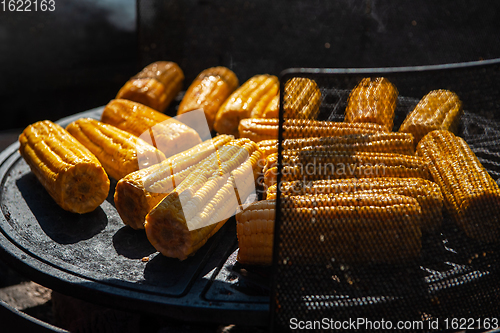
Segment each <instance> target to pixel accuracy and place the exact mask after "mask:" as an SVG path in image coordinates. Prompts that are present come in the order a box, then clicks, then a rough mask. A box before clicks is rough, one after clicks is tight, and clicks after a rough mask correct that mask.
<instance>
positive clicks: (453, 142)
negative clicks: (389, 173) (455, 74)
mask: <svg viewBox="0 0 500 333" xmlns="http://www.w3.org/2000/svg"><path fill="white" fill-rule="evenodd" d="M417 154H418V155H420V156H422V157H423V158H424V159H425V160H426V161H428V162H429V170H430V172H431V174H432V177H433V178H434V181H435V182H436V183H437V184H438V185H439V186H440V187H441V192H443V195H444V200H445V207H446V208H447V210H448V212H449V213H450V215H451V216H452V217H453V218H454V220H455V221H456V223H457V225H458V226H459V227H460V228H461V229H462V230H463V231H464V232H465V234H466V235H467V236H469V237H471V238H474V239H478V240H480V241H484V242H494V241H497V240H498V238H499V236H500V224H499V223H498V214H499V213H500V189H499V188H498V185H497V183H496V182H495V180H493V178H491V176H490V175H489V174H488V172H486V170H485V169H484V167H483V166H482V165H481V163H480V162H479V160H478V158H477V157H476V155H474V153H473V152H472V150H471V149H470V148H469V146H468V145H467V143H466V142H465V141H464V140H463V139H462V138H459V137H457V136H455V135H453V133H451V132H449V131H446V130H436V131H432V132H430V133H429V134H427V135H426V136H424V138H423V139H422V140H421V141H420V143H419V144H418V147H417Z"/></svg>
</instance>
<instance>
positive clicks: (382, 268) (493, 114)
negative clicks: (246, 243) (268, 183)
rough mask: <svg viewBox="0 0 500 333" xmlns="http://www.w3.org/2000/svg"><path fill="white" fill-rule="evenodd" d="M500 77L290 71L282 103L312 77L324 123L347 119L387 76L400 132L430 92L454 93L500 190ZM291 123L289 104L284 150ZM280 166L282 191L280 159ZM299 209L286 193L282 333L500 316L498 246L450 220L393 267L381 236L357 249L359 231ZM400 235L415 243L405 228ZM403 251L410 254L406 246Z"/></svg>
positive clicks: (473, 71) (280, 220)
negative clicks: (296, 82)
mask: <svg viewBox="0 0 500 333" xmlns="http://www.w3.org/2000/svg"><path fill="white" fill-rule="evenodd" d="M499 74H500V61H499V60H492V61H487V62H482V63H481V62H479V63H465V64H463V63H462V64H456V65H444V66H429V67H414V68H393V69H390V68H389V69H360V70H327V69H291V70H287V71H285V72H283V73H282V75H281V78H280V79H281V83H282V84H281V96H284V91H283V83H284V82H286V81H288V80H289V79H291V78H293V77H306V78H310V79H313V80H315V81H316V83H317V84H318V86H319V88H320V90H321V92H322V104H321V106H320V115H319V119H320V120H332V121H342V120H343V119H344V110H345V107H346V103H347V98H348V96H349V92H350V91H351V90H352V89H353V88H354V87H355V85H356V84H357V82H359V81H360V80H361V79H362V78H363V77H374V76H383V77H386V78H388V79H389V80H390V81H391V82H392V83H393V84H394V85H395V86H396V87H397V88H398V90H399V97H398V103H397V109H396V117H395V120H394V130H397V129H398V128H399V125H400V124H401V123H402V121H403V120H404V118H405V116H406V115H407V114H408V112H410V111H411V110H412V109H413V107H414V106H415V105H416V104H417V103H418V101H419V100H420V98H421V97H423V96H424V95H425V94H426V93H428V92H429V91H431V90H434V89H448V90H452V91H454V92H456V93H457V95H458V96H459V97H460V98H461V100H462V102H463V107H464V110H465V113H464V115H463V117H462V119H461V124H460V129H459V135H460V136H461V137H463V138H464V139H465V140H466V141H467V143H468V144H469V145H470V147H471V148H472V150H473V151H474V152H475V153H476V154H477V156H478V157H479V159H480V161H481V162H482V163H483V165H484V166H485V168H486V169H487V171H488V172H489V173H490V175H491V176H492V177H493V178H494V179H495V180H497V182H498V178H499V177H500V149H499V147H500V145H499V141H498V140H499V139H500V122H499V121H498V117H499V116H500V114H498V112H497V110H498V109H499V106H500V105H499V103H500V98H499V95H498V91H499V90H498V89H499V88H500V75H499ZM283 121H284V119H283V101H281V110H280V148H279V149H280V150H279V151H280V152H281V150H282V147H281V143H282V142H283V140H284V139H285V138H287V135H288V133H287V130H286V129H285V128H284V127H283V126H282V125H283ZM278 164H279V174H278V183H280V181H281V179H282V177H283V176H282V172H281V171H282V165H281V164H282V161H281V154H280V160H279V162H278ZM278 189H279V186H278ZM290 207H291V206H290V202H289V201H288V200H287V199H286V198H284V197H280V192H278V198H277V209H276V212H277V216H276V228H275V241H274V244H275V245H274V246H275V247H274V266H273V267H274V272H273V282H272V287H271V288H272V298H271V316H272V326H273V328H274V330H275V331H282V330H283V331H287V330H289V329H290V328H297V326H296V324H297V323H298V322H299V321H301V323H302V324H303V325H305V324H306V323H314V322H315V321H316V322H320V323H324V322H323V321H328V323H329V324H332V323H333V322H330V321H329V320H330V319H332V320H337V321H341V320H351V321H352V320H354V321H356V320H358V319H360V318H365V319H367V320H372V321H375V320H379V323H380V320H381V319H384V320H386V321H391V323H396V321H400V320H413V321H415V322H419V323H422V324H421V325H422V326H418V328H419V329H423V330H424V331H425V330H430V328H431V326H429V325H430V323H431V322H433V321H434V320H439V324H440V325H441V326H440V328H451V326H443V325H446V321H445V319H448V323H450V321H451V320H452V319H453V318H474V319H480V318H487V317H492V316H498V315H499V314H500V305H499V304H500V302H499V300H500V299H499V298H500V297H499V294H498V291H499V290H498V289H499V287H500V283H499V282H500V281H499V277H498V268H499V264H500V261H499V260H500V258H499V254H500V247H499V245H498V243H493V244H483V243H480V242H478V241H476V240H473V239H470V238H468V237H467V236H466V235H465V234H464V233H463V232H462V231H461V230H459V228H458V227H457V226H456V225H455V224H454V223H453V221H452V220H451V219H450V218H449V216H447V215H446V213H445V216H444V223H443V225H442V226H441V227H440V228H439V229H437V230H436V231H434V232H427V233H423V234H422V236H421V238H420V242H421V250H420V253H419V255H418V256H417V257H416V258H410V259H408V260H402V261H401V260H400V261H399V262H395V263H390V262H389V263H388V262H383V261H382V262H380V261H377V260H376V258H377V255H376V254H377V253H378V251H383V249H384V248H385V247H386V244H385V242H384V241H383V240H384V238H383V237H382V236H381V235H380V234H376V233H374V232H373V231H370V232H372V233H373V237H371V238H367V239H364V241H362V242H361V241H360V239H363V238H362V237H361V238H358V239H357V241H360V242H359V243H355V244H353V237H350V234H349V233H350V232H352V231H351V230H350V229H349V227H347V226H346V225H338V224H336V225H334V224H333V222H331V221H330V222H324V221H323V222H322V221H321V220H320V219H318V220H316V219H315V217H314V213H313V214H312V215H309V216H307V217H306V218H304V215H300V214H298V213H297V212H296V211H293V210H290V209H288V208H290ZM333 229H335V234H336V237H337V238H336V239H335V240H336V241H335V242H334V243H332V242H328V241H326V242H325V235H327V237H328V235H330V236H331V234H332V230H333ZM367 232H368V231H367ZM485 232H488V230H485ZM400 237H401V238H403V239H406V238H407V237H409V235H408V234H405V229H404V228H403V229H402V230H401V233H400ZM377 242H378V243H377ZM367 244H370V245H367ZM374 244H375V245H377V244H378V246H373V245H374ZM339 248H340V250H339ZM400 248H401V249H402V250H401V251H406V250H407V249H406V247H405V245H401V247H400ZM342 249H344V251H347V250H346V249H350V250H352V249H354V252H356V253H358V257H359V256H360V255H361V256H363V255H366V256H365V257H363V258H364V259H366V260H357V261H354V262H351V261H350V260H347V259H346V258H348V257H349V256H350V255H351V254H349V253H348V254H345V253H343V252H342ZM408 251H409V250H408ZM360 253H361V254H360ZM402 257H404V253H403V254H402ZM374 258H375V259H374ZM482 323H484V322H481V321H476V322H475V323H473V325H476V326H475V327H478V325H479V326H480V325H481V324H482ZM318 325H319V324H318ZM418 325H420V324H418ZM304 327H305V326H304ZM467 327H469V326H467ZM480 327H483V328H488V327H484V326H480ZM497 327H498V325H497ZM315 328H316V329H318V328H319V330H318V331H320V330H321V328H323V329H325V328H329V329H331V328H332V327H331V326H328V325H327V324H324V325H323V326H321V325H320V326H318V327H315ZM351 328H352V327H351ZM358 328H361V329H362V328H365V329H366V328H368V327H367V326H361V327H358ZM490 328H495V327H494V326H491V327H490ZM325 331H328V330H327V329H325Z"/></svg>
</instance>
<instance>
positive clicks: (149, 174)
mask: <svg viewBox="0 0 500 333" xmlns="http://www.w3.org/2000/svg"><path fill="white" fill-rule="evenodd" d="M231 139H232V137H231V136H228V135H220V136H217V137H215V138H213V139H211V140H207V141H205V142H202V143H200V144H198V145H196V146H194V147H193V148H191V149H189V150H186V151H184V152H182V153H179V154H177V155H175V156H172V157H170V158H168V159H166V160H165V161H163V162H161V163H160V164H156V165H153V166H151V167H149V168H146V169H142V170H139V171H136V172H133V173H131V174H129V175H127V176H125V177H124V178H122V179H121V180H120V181H119V182H118V183H117V184H116V189H115V197H114V200H115V207H116V210H117V211H118V213H119V214H120V217H121V218H122V220H123V223H125V224H127V225H129V226H131V227H132V228H134V229H144V220H145V218H146V215H147V214H148V213H149V211H150V210H151V209H153V207H154V206H156V205H157V204H158V203H159V202H160V201H161V199H163V198H165V197H166V196H167V195H168V194H169V193H170V192H171V191H172V190H173V189H175V187H176V186H177V185H178V184H179V183H180V182H181V181H182V180H184V179H185V178H186V177H187V176H188V175H189V173H190V172H191V171H193V169H194V167H195V166H196V165H197V163H199V162H200V161H202V160H203V159H205V158H206V157H207V156H209V155H211V154H213V153H214V152H215V149H216V148H218V147H220V146H222V145H224V144H226V143H228V142H230V141H231Z"/></svg>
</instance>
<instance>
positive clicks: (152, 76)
mask: <svg viewBox="0 0 500 333" xmlns="http://www.w3.org/2000/svg"><path fill="white" fill-rule="evenodd" d="M183 81H184V73H183V72H182V69H181V68H180V67H179V65H177V64H176V63H175V62H170V61H157V62H154V63H152V64H150V65H148V66H146V67H145V68H144V69H143V70H142V71H141V72H139V74H137V75H136V76H134V77H133V78H131V79H130V80H128V81H127V83H125V85H124V86H123V87H122V88H121V89H120V91H119V92H118V94H117V95H116V98H117V99H120V98H123V99H128V100H131V101H134V102H138V103H141V104H144V105H146V106H149V107H150V108H153V109H155V110H157V111H160V112H163V111H165V109H166V108H167V107H168V106H169V105H170V103H171V102H172V101H173V100H174V98H175V96H176V95H177V94H178V93H179V92H180V91H181V89H182V82H183Z"/></svg>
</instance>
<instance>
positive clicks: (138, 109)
mask: <svg viewBox="0 0 500 333" xmlns="http://www.w3.org/2000/svg"><path fill="white" fill-rule="evenodd" d="M101 121H102V122H104V123H108V124H110V125H113V126H115V127H118V128H119V129H122V130H124V131H126V132H129V133H131V134H133V135H135V136H138V137H140V138H141V139H143V140H144V141H146V142H147V143H150V144H152V145H153V146H155V147H156V148H158V149H159V150H160V151H161V152H163V153H164V154H165V156H166V157H170V156H173V155H175V154H177V153H180V152H183V151H185V150H187V149H190V148H192V147H194V146H195V145H197V144H199V143H200V142H201V139H200V136H199V135H198V133H197V132H196V131H195V130H193V129H192V128H191V127H188V126H186V125H184V124H183V123H181V122H179V121H177V120H175V119H173V118H170V117H169V116H166V115H164V114H162V113H160V112H158V111H155V110H153V109H151V108H149V107H147V106H144V105H142V104H139V103H135V102H132V101H127V100H124V99H115V100H112V101H111V102H109V103H108V105H106V107H105V108H104V111H103V113H102V115H101Z"/></svg>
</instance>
